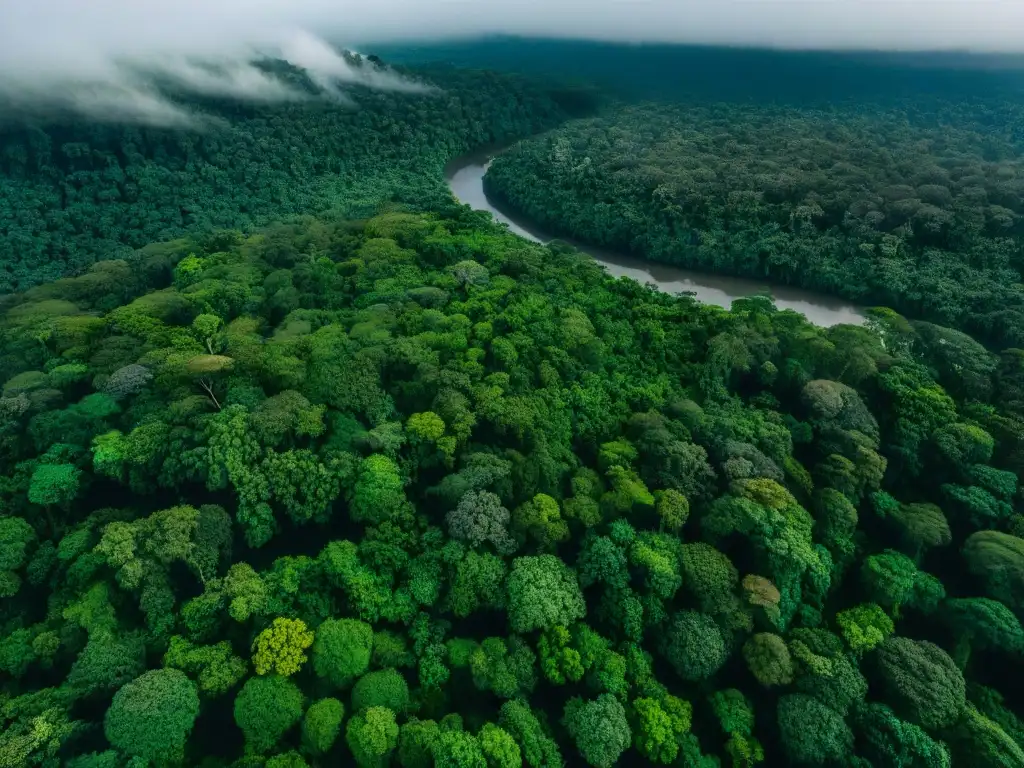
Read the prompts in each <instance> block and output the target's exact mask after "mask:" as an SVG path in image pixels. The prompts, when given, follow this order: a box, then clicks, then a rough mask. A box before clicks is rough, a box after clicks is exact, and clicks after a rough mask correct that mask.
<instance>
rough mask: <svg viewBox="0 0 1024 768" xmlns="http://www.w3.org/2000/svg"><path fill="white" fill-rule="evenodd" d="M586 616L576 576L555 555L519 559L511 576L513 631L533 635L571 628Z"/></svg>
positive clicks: (511, 620)
mask: <svg viewBox="0 0 1024 768" xmlns="http://www.w3.org/2000/svg"><path fill="white" fill-rule="evenodd" d="M585 614H586V605H585V604H584V602H583V595H582V593H581V592H580V586H579V582H578V581H577V580H576V574H575V573H574V572H573V571H572V570H571V569H569V568H568V567H567V566H566V565H565V563H563V562H562V561H561V560H559V559H558V558H557V557H555V556H554V555H539V556H537V557H519V558H516V559H515V560H513V561H512V570H511V572H510V573H509V576H508V615H509V622H510V624H511V626H512V629H513V630H514V631H516V632H529V631H530V630H533V629H546V628H548V627H553V626H555V625H556V624H562V625H566V624H571V623H572V622H573V621H575V620H576V619H581V618H583V616H584V615H585Z"/></svg>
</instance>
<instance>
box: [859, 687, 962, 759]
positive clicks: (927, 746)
mask: <svg viewBox="0 0 1024 768" xmlns="http://www.w3.org/2000/svg"><path fill="white" fill-rule="evenodd" d="M853 719H854V722H855V723H856V727H857V731H858V736H859V738H860V740H861V743H860V749H859V752H860V753H861V754H862V755H863V756H864V757H865V758H866V759H868V760H870V761H871V764H872V765H876V766H879V768H898V767H899V766H922V768H924V766H934V768H949V766H950V765H951V763H950V755H949V749H948V747H947V746H946V745H945V744H943V743H942V742H941V741H936V740H935V739H933V738H932V737H931V736H929V735H928V734H927V733H925V732H924V731H923V730H922V729H921V728H919V727H918V726H916V725H914V724H913V723H908V722H906V721H905V720H900V719H899V718H898V717H896V715H895V714H894V713H893V711H892V710H891V709H890V708H889V707H887V706H886V705H884V704H878V703H874V702H872V703H869V704H865V705H863V706H861V707H858V708H857V710H856V711H855V712H854V716H853Z"/></svg>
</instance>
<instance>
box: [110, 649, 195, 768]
mask: <svg viewBox="0 0 1024 768" xmlns="http://www.w3.org/2000/svg"><path fill="white" fill-rule="evenodd" d="M198 714H199V696H198V695H197V694H196V687H195V684H194V683H193V682H192V681H191V680H189V679H188V678H187V677H185V675H184V673H182V672H180V671H179V670H176V669H154V670H151V671H149V672H146V673H145V674H144V675H142V676H141V677H138V678H136V679H135V680H133V681H132V682H130V683H128V684H127V685H125V686H124V687H123V688H121V690H119V691H118V692H117V693H116V694H114V699H113V701H111V702H110V709H108V710H107V714H106V717H105V718H104V721H103V730H104V733H105V734H106V736H107V740H108V741H109V742H110V743H111V744H113V745H114V746H115V747H117V748H118V749H120V750H122V751H124V752H126V753H127V754H129V755H133V756H137V757H140V758H142V759H143V760H155V761H162V760H168V759H170V760H175V759H180V757H181V756H183V751H184V748H185V741H186V739H187V738H188V735H189V733H190V732H191V730H192V726H193V724H194V723H195V720H196V716H197V715H198Z"/></svg>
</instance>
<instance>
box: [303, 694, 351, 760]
mask: <svg viewBox="0 0 1024 768" xmlns="http://www.w3.org/2000/svg"><path fill="white" fill-rule="evenodd" d="M344 716H345V707H344V706H342V704H341V702H340V701H338V700H337V699H332V698H327V699H320V700H319V701H314V702H313V703H312V704H310V705H309V709H307V710H306V714H305V715H304V716H303V718H302V746H303V748H304V749H305V750H306V751H307V752H309V753H310V754H312V755H323V754H325V753H326V752H328V751H329V750H330V749H331V747H332V746H334V742H335V740H336V739H337V738H338V733H340V731H341V721H342V718H344Z"/></svg>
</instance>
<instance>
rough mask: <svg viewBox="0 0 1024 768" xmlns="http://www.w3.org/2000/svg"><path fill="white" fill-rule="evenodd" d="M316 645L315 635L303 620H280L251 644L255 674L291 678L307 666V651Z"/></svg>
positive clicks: (279, 618) (275, 621)
mask: <svg viewBox="0 0 1024 768" xmlns="http://www.w3.org/2000/svg"><path fill="white" fill-rule="evenodd" d="M312 644H313V633H312V632H311V631H310V630H309V629H308V628H307V627H306V623H305V622H304V621H302V620H300V619H285V618H282V617H278V618H276V619H274V622H273V623H272V624H271V625H270V626H269V627H267V628H266V629H264V630H263V631H262V632H260V633H259V635H257V637H256V640H254V641H253V644H252V664H253V666H254V667H255V668H256V674H258V675H267V674H271V673H273V674H276V675H281V676H282V677H288V676H289V675H294V674H295V673H296V672H298V671H299V670H300V669H301V668H302V665H303V664H305V663H306V654H305V650H306V649H307V648H309V646H311V645H312Z"/></svg>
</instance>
